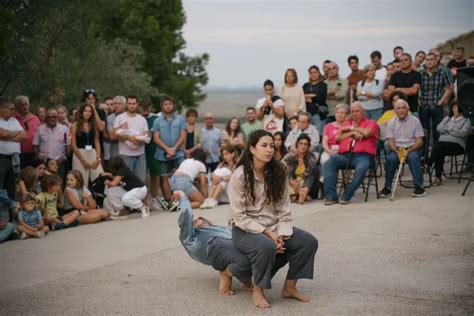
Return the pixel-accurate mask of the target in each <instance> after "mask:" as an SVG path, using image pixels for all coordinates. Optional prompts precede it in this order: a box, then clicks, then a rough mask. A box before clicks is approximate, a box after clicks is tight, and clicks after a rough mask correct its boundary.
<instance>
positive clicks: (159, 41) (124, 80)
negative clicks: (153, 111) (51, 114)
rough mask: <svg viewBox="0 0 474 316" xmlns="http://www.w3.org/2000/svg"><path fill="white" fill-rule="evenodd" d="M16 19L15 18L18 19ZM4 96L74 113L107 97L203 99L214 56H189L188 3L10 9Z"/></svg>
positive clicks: (34, 4)
mask: <svg viewBox="0 0 474 316" xmlns="http://www.w3.org/2000/svg"><path fill="white" fill-rule="evenodd" d="M13 17H14V18H13ZM0 21H1V22H0V39H1V44H0V53H1V54H0V73H1V74H2V75H1V76H0V94H1V95H6V96H14V95H17V94H26V95H29V96H30V98H31V101H32V103H33V104H34V105H35V104H38V103H43V104H59V103H65V104H67V105H75V104H76V103H77V102H79V100H80V96H81V93H82V90H83V89H84V88H95V89H96V90H97V91H98V92H99V93H100V96H102V97H104V96H106V95H117V94H128V93H135V94H137V95H139V96H146V95H150V96H157V95H158V94H170V95H172V96H173V97H175V98H176V99H177V100H179V106H182V105H190V106H194V105H196V103H197V102H199V101H201V100H202V99H203V98H204V95H202V93H201V87H202V86H203V85H205V84H206V83H207V74H206V71H205V66H206V65H207V62H208V60H209V56H208V55H207V54H204V55H202V56H197V57H188V56H185V55H184V54H183V53H181V52H180V50H181V49H182V48H183V47H184V45H185V43H184V40H183V38H182V36H181V28H182V26H183V24H184V22H185V18H184V13H183V10H182V5H181V1H172V0H166V1H160V0H143V1H131V0H117V1H113V0H99V1H94V0H83V1H72V0H71V1H60V0H48V1H31V0H22V1H10V2H8V3H7V4H6V5H4V6H3V7H1V8H0Z"/></svg>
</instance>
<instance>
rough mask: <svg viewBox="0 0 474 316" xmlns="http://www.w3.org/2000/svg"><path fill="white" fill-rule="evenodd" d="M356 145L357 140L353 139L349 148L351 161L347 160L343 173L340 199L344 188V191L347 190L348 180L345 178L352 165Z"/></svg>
mask: <svg viewBox="0 0 474 316" xmlns="http://www.w3.org/2000/svg"><path fill="white" fill-rule="evenodd" d="M355 143H356V139H355V138H353V139H352V142H351V146H350V148H349V159H347V162H346V167H345V168H344V171H343V172H342V185H341V188H340V189H339V195H338V197H341V194H342V188H343V187H344V190H345V189H346V188H345V186H346V180H345V178H344V176H345V174H346V172H347V170H349V165H350V163H351V159H352V152H353V151H354V146H355Z"/></svg>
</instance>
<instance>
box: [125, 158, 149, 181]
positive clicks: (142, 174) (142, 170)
mask: <svg viewBox="0 0 474 316" xmlns="http://www.w3.org/2000/svg"><path fill="white" fill-rule="evenodd" d="M121 157H122V159H123V161H125V164H127V167H128V168H129V169H130V170H131V171H132V173H133V174H134V175H136V176H137V177H139V178H140V179H141V180H142V181H143V183H146V158H145V154H143V155H140V156H124V155H122V156H121Z"/></svg>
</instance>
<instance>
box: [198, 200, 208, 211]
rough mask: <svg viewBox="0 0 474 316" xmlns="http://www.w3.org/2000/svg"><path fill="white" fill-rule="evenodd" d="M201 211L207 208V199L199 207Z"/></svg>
mask: <svg viewBox="0 0 474 316" xmlns="http://www.w3.org/2000/svg"><path fill="white" fill-rule="evenodd" d="M199 208H200V209H201V210H204V209H207V208H209V199H205V200H204V202H202V204H201V206H199Z"/></svg>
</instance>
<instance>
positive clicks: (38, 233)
mask: <svg viewBox="0 0 474 316" xmlns="http://www.w3.org/2000/svg"><path fill="white" fill-rule="evenodd" d="M44 236H45V233H44V231H42V230H40V231H38V232H36V237H38V238H43V237H44Z"/></svg>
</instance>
